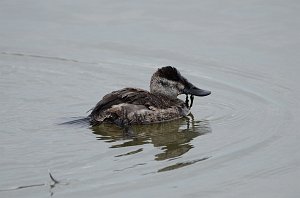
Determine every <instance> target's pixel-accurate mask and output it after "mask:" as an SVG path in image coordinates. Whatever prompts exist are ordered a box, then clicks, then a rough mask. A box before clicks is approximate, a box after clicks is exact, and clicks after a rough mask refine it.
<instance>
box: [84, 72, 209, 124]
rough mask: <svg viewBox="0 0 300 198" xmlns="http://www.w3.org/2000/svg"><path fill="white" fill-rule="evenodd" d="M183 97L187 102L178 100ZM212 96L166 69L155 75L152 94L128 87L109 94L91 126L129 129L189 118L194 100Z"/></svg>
mask: <svg viewBox="0 0 300 198" xmlns="http://www.w3.org/2000/svg"><path fill="white" fill-rule="evenodd" d="M181 94H185V95H186V100H185V101H183V100H181V99H179V98H178V96H179V95H181ZM210 94H211V92H210V91H208V90H204V89H200V88H198V87H196V86H194V85H193V84H192V83H190V82H189V81H188V80H187V79H186V78H185V77H183V76H182V75H181V74H180V72H179V71H178V70H177V69H176V68H175V67H172V66H165V67H161V68H159V69H157V71H156V72H155V73H154V74H153V75H152V77H151V80H150V91H147V90H144V89H140V88H131V87H129V88H123V89H120V90H116V91H113V92H111V93H109V94H106V95H105V96H104V97H103V98H102V100H100V101H99V102H98V103H97V104H96V105H95V107H94V108H92V109H91V112H90V114H89V116H88V119H89V122H90V124H91V125H92V126H97V125H101V124H103V123H109V124H115V125H117V126H120V127H126V126H131V125H143V124H152V123H160V122H167V121H171V120H176V119H180V118H183V117H186V116H187V115H188V114H189V112H190V109H191V107H192V105H193V100H194V96H198V97H203V96H208V95H210ZM189 97H190V98H189ZM189 99H190V100H189Z"/></svg>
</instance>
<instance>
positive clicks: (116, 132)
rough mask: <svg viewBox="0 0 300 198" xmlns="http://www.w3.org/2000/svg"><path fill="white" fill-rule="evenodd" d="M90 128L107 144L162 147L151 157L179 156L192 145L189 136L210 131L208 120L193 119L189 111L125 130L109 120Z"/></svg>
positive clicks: (113, 145)
mask: <svg viewBox="0 0 300 198" xmlns="http://www.w3.org/2000/svg"><path fill="white" fill-rule="evenodd" d="M91 129H92V131H93V133H94V134H96V135H98V136H97V139H98V140H102V141H105V142H109V143H111V144H112V146H111V148H119V147H128V146H136V145H143V144H153V146H154V147H158V148H160V149H161V150H162V152H161V153H159V154H157V155H156V156H155V160H165V159H171V158H176V157H178V156H181V155H183V154H184V153H186V152H188V151H189V150H190V149H191V148H193V145H192V144H191V140H193V139H194V138H196V137H198V136H200V135H203V134H206V133H209V132H211V128H210V126H209V123H208V121H205V120H203V121H195V120H194V118H193V116H192V115H190V116H188V117H187V118H182V119H179V120H174V121H170V122H164V123H159V124H151V125H138V126H132V127H131V128H130V129H128V130H126V131H124V130H123V129H120V128H118V127H117V126H114V125H110V124H102V125H100V126H97V127H92V128H91ZM141 151H142V149H140V148H139V149H137V150H136V151H132V152H130V153H126V154H122V155H119V156H124V155H130V154H135V153H138V152H141Z"/></svg>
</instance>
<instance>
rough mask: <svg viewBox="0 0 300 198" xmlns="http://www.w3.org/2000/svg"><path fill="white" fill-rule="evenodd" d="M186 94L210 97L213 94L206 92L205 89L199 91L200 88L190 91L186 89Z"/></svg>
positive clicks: (184, 91)
mask: <svg viewBox="0 0 300 198" xmlns="http://www.w3.org/2000/svg"><path fill="white" fill-rule="evenodd" d="M183 93H184V94H190V95H194V96H208V95H209V94H211V92H210V91H207V90H204V89H199V88H198V87H194V86H193V87H192V88H189V89H184V90H183Z"/></svg>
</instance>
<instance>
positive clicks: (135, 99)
mask: <svg viewBox="0 0 300 198" xmlns="http://www.w3.org/2000/svg"><path fill="white" fill-rule="evenodd" d="M122 103H127V104H134V105H144V106H146V107H150V106H153V107H156V108H164V107H165V105H166V101H165V100H164V99H162V98H160V97H157V96H155V95H153V94H151V93H150V92H148V91H146V90H143V89H135V88H124V89H121V90H118V91H114V92H112V93H109V94H107V95H105V96H104V97H103V98H102V100H100V101H99V102H98V103H97V104H96V106H95V107H94V108H93V109H92V112H91V114H90V117H94V116H97V115H99V114H100V113H101V112H103V111H105V110H107V109H109V108H110V107H112V106H113V105H118V104H122Z"/></svg>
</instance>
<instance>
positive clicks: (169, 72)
mask: <svg viewBox="0 0 300 198" xmlns="http://www.w3.org/2000/svg"><path fill="white" fill-rule="evenodd" d="M157 75H158V76H159V77H161V78H165V79H168V80H172V81H176V82H180V83H182V84H183V85H185V86H189V84H190V83H189V82H188V81H187V79H185V78H184V77H183V76H182V75H181V74H180V72H179V71H178V70H177V69H176V68H175V67H172V66H166V67H162V68H160V69H158V70H157Z"/></svg>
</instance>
